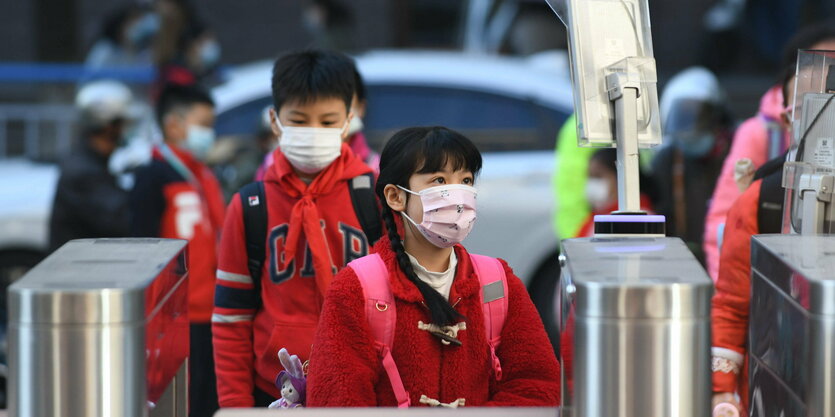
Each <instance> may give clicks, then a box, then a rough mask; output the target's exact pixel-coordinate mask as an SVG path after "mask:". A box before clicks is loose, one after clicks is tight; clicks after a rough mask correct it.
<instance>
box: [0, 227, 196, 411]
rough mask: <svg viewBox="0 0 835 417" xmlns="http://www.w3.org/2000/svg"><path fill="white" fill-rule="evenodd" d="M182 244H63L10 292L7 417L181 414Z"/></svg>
mask: <svg viewBox="0 0 835 417" xmlns="http://www.w3.org/2000/svg"><path fill="white" fill-rule="evenodd" d="M185 248H186V242H185V241H183V240H169V239H88V240H75V241H71V242H69V243H67V244H66V245H64V246H62V247H61V248H60V249H58V250H57V251H56V252H55V253H53V254H52V255H50V256H49V257H47V258H46V259H45V260H44V261H43V262H41V263H40V264H38V265H37V266H36V267H35V268H33V269H32V270H31V271H29V273H27V274H26V275H25V276H24V277H23V278H21V280H19V281H18V282H16V283H14V284H13V285H12V286H11V287H10V288H9V313H10V318H9V371H10V378H9V415H10V416H12V417H18V416H19V417H31V416H39V417H43V416H50V417H51V416H71V417H77V416H120V417H134V416H136V417H140V416H141V417H144V416H152V417H153V416H166V417H168V416H177V417H180V416H185V415H186V411H187V386H186V384H187V379H186V368H187V366H186V363H187V357H188V349H189V343H188V342H189V332H188V330H189V328H188V314H187V306H188V300H187V290H188V285H187V284H188V282H187V266H186V251H185Z"/></svg>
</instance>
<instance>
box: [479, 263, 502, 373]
mask: <svg viewBox="0 0 835 417" xmlns="http://www.w3.org/2000/svg"><path fill="white" fill-rule="evenodd" d="M470 259H472V261H473V268H474V269H475V273H476V275H478V281H479V283H481V308H482V310H483V311H484V329H485V332H486V334H487V343H488V344H489V345H490V357H491V359H492V362H493V371H494V372H495V374H496V380H499V381H500V380H501V379H502V365H501V363H500V362H499V357H498V356H496V348H498V347H499V344H500V343H501V341H502V328H504V322H505V319H506V318H507V309H508V299H507V276H506V274H505V271H504V267H503V266H502V264H501V262H499V260H498V259H496V258H491V257H489V256H484V255H474V254H470Z"/></svg>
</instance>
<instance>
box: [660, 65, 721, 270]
mask: <svg viewBox="0 0 835 417" xmlns="http://www.w3.org/2000/svg"><path fill="white" fill-rule="evenodd" d="M660 107H661V117H662V120H663V126H664V143H665V146H664V147H663V148H661V150H659V151H658V153H657V154H656V155H655V157H654V158H653V160H652V174H653V177H654V178H655V180H656V185H657V186H658V191H659V193H658V195H659V201H658V202H657V205H656V208H657V210H658V214H663V215H664V216H665V217H666V218H667V234H668V235H670V236H678V237H680V238H681V239H682V240H684V242H685V243H686V244H687V246H688V247H689V248H690V250H691V251H692V252H693V254H694V255H696V258H698V259H699V261H700V262H702V263H703V264H704V252H702V236H703V235H704V227H705V215H706V214H707V209H708V201H709V200H710V196H711V195H712V194H713V188H714V186H715V185H716V180H717V179H718V178H719V174H720V173H721V172H722V162H723V161H724V160H725V156H726V155H727V154H728V149H729V148H730V143H731V139H732V134H733V120H732V118H731V117H730V114H729V112H728V111H727V109H726V107H725V94H724V92H723V91H722V88H721V87H720V85H719V80H717V79H716V76H714V75H713V73H711V72H710V71H709V70H707V69H705V68H702V67H692V68H688V69H686V70H684V71H682V72H680V73H678V74H677V75H676V76H674V77H673V78H672V79H671V80H670V81H669V82H668V83H667V86H666V88H665V89H664V93H663V94H662V96H661V105H660Z"/></svg>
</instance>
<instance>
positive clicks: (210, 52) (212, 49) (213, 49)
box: [200, 40, 220, 69]
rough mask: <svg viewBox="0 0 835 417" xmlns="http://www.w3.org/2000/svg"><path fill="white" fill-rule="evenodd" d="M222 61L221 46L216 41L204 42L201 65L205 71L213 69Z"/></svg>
mask: <svg viewBox="0 0 835 417" xmlns="http://www.w3.org/2000/svg"><path fill="white" fill-rule="evenodd" d="M219 61H220V45H218V43H217V42H216V41H214V40H210V41H206V42H203V45H202V46H201V47H200V64H201V65H202V66H203V69H209V68H213V67H214V66H215V65H217V63H218V62H219Z"/></svg>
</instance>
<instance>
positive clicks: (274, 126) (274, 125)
mask: <svg viewBox="0 0 835 417" xmlns="http://www.w3.org/2000/svg"><path fill="white" fill-rule="evenodd" d="M270 129H271V130H272V131H273V135H275V136H276V137H277V138H280V137H281V129H280V128H279V127H278V112H277V111H276V110H275V109H270Z"/></svg>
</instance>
